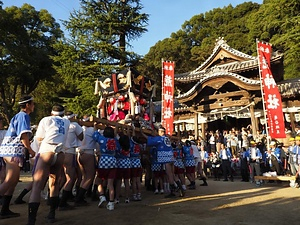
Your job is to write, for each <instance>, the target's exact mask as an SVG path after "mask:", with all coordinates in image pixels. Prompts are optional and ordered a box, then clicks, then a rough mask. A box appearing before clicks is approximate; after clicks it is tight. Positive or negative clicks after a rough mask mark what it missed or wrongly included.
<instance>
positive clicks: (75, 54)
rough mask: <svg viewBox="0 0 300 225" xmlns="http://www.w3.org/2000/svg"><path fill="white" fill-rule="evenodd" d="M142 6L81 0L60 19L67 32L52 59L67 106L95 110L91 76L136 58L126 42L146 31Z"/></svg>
mask: <svg viewBox="0 0 300 225" xmlns="http://www.w3.org/2000/svg"><path fill="white" fill-rule="evenodd" d="M142 8H143V6H142V5H141V3H140V0H81V7H80V10H78V11H74V12H72V13H71V14H70V18H69V20H68V21H65V22H64V25H65V26H66V29H67V31H68V32H69V36H68V39H67V40H66V41H65V42H61V43H59V44H57V45H56V48H57V49H58V50H59V52H60V53H59V55H58V56H57V57H55V58H54V59H55V61H56V62H57V63H59V65H58V66H56V67H55V68H56V70H57V72H58V73H59V75H60V76H61V77H63V78H64V81H65V83H64V84H62V85H63V86H64V87H63V88H62V89H61V91H62V94H63V95H64V97H65V98H64V101H65V102H66V103H67V106H68V108H69V109H70V110H73V111H76V112H77V113H79V114H83V113H85V112H86V111H87V112H92V111H96V110H95V109H96V108H95V106H96V104H95V101H97V99H96V98H95V97H93V91H92V90H91V89H93V83H94V81H95V79H96V78H97V77H101V76H107V75H109V74H111V73H112V72H114V71H117V70H120V69H122V68H124V67H126V66H130V65H135V64H136V63H137V62H138V61H139V60H140V56H139V55H137V54H135V53H134V52H131V51H130V44H129V43H130V41H132V40H134V39H137V38H139V37H140V36H141V35H142V34H143V33H144V32H146V31H147V29H146V26H147V22H148V14H145V13H141V10H142ZM88 90H89V92H88ZM87 101H88V102H87ZM78 102H79V103H80V104H78ZM83 102H84V103H85V105H81V104H82V103H83ZM84 107H86V108H84Z"/></svg>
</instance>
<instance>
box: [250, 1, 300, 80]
mask: <svg viewBox="0 0 300 225" xmlns="http://www.w3.org/2000/svg"><path fill="white" fill-rule="evenodd" d="M247 26H248V27H249V28H250V33H249V38H250V39H254V38H258V39H259V40H262V41H266V42H270V43H271V44H273V49H274V50H280V51H281V52H283V53H284V72H285V75H284V77H285V78H286V79H287V78H297V77H299V71H300V54H299V52H300V35H299V33H300V1H299V0H265V1H264V4H262V6H261V7H260V9H259V11H257V12H255V13H253V14H252V15H251V18H250V19H249V20H248V22H247Z"/></svg>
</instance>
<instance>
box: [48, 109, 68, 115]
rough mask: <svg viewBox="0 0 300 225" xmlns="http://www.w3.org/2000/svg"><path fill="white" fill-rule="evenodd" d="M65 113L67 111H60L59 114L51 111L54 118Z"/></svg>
mask: <svg viewBox="0 0 300 225" xmlns="http://www.w3.org/2000/svg"><path fill="white" fill-rule="evenodd" d="M64 113H65V111H64V110H63V111H60V112H58V111H53V110H52V111H51V114H52V115H53V116H61V115H64Z"/></svg>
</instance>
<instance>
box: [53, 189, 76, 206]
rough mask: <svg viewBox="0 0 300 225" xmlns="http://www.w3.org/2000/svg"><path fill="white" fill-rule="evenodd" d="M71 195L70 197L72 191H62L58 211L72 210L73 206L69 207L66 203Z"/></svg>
mask: <svg viewBox="0 0 300 225" xmlns="http://www.w3.org/2000/svg"><path fill="white" fill-rule="evenodd" d="M71 195H72V191H65V190H63V192H62V196H61V199H60V203H59V206H58V210H59V211H65V210H71V209H73V208H74V207H73V206H71V205H69V204H68V203H67V201H68V199H69V197H70V196H71ZM50 204H51V203H50Z"/></svg>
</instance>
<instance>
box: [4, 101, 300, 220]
mask: <svg viewBox="0 0 300 225" xmlns="http://www.w3.org/2000/svg"><path fill="white" fill-rule="evenodd" d="M19 105H20V108H21V111H20V112H19V113H18V114H16V115H15V117H13V119H12V120H11V122H10V125H9V127H8V129H7V132H6V134H5V136H4V138H3V141H2V144H1V146H0V157H1V158H0V159H1V161H0V171H1V173H0V174H1V177H0V178H1V184H0V196H1V203H2V208H1V212H0V218H1V219H6V218H11V217H18V216H20V214H19V213H15V212H13V211H11V210H10V208H9V206H10V202H11V199H12V196H13V193H14V190H15V187H16V185H17V183H18V181H19V177H20V167H22V166H23V164H24V161H26V157H24V156H25V155H26V152H27V155H29V156H30V157H31V158H34V159H35V160H34V166H33V169H32V177H33V180H32V182H31V183H29V184H28V186H27V187H26V188H25V189H24V190H23V191H22V192H21V193H20V195H19V196H18V197H17V198H16V199H15V204H23V203H25V201H24V200H23V198H24V196H25V195H26V194H27V193H29V192H31V193H30V197H29V202H28V223H27V224H28V225H32V224H35V223H36V218H37V212H38V209H39V206H40V202H41V192H42V191H43V190H44V189H47V190H48V196H47V202H48V205H49V208H50V209H49V213H48V216H47V218H46V219H47V222H49V223H53V222H55V220H56V217H55V212H56V210H57V209H58V210H59V211H65V210H72V209H74V207H80V206H86V205H89V204H90V203H89V202H88V201H87V199H86V198H87V197H89V196H90V197H91V198H92V199H93V200H95V199H97V200H98V207H99V208H102V207H103V206H104V207H105V208H107V209H108V210H114V209H115V206H116V204H119V203H120V201H121V200H122V199H121V198H122V197H121V196H124V199H123V201H124V203H126V204H129V203H130V202H131V201H141V200H142V196H143V191H144V189H143V188H142V186H141V185H142V180H144V182H145V187H146V189H147V190H150V191H153V193H154V194H155V195H158V194H164V197H166V198H173V197H177V196H178V197H184V196H185V193H186V191H187V190H194V189H196V179H199V180H202V181H203V183H202V184H201V185H200V186H208V183H207V177H208V176H209V175H211V176H213V178H214V179H215V180H217V181H218V180H220V179H221V177H223V181H229V180H230V181H232V182H233V181H234V177H235V176H236V175H237V173H240V175H241V177H242V181H245V182H248V181H251V182H253V181H254V176H255V175H261V174H263V173H266V172H269V171H271V172H274V171H275V172H276V174H278V175H280V174H287V173H290V174H292V175H297V173H298V171H299V169H298V168H299V163H300V151H299V150H300V136H295V137H291V138H290V146H288V147H287V148H284V146H283V145H282V144H280V143H278V142H276V141H275V140H271V142H270V148H267V142H266V136H265V135H264V134H262V133H261V132H258V133H257V134H256V135H252V131H251V129H250V128H243V129H242V130H241V131H237V130H236V129H232V130H230V131H223V132H222V133H221V132H220V131H218V130H217V131H215V132H213V131H210V132H208V133H207V135H206V138H204V139H203V138H199V139H198V140H189V139H186V140H180V139H179V138H177V137H170V136H168V135H166V133H165V129H164V128H163V127H158V128H157V135H154V136H153V135H146V134H145V132H144V129H140V132H139V133H138V134H137V133H136V129H135V127H134V126H130V125H126V126H124V125H122V124H119V125H116V126H115V127H112V126H107V125H105V124H99V123H97V122H95V123H94V124H93V126H87V123H84V122H86V121H88V120H89V116H84V117H83V118H82V119H81V120H74V119H75V114H74V113H73V112H70V111H69V112H68V111H67V112H65V109H64V107H63V106H61V105H54V106H53V107H52V111H51V115H49V116H46V117H44V118H43V119H42V120H41V121H40V122H39V124H38V126H37V129H36V132H35V133H34V132H32V130H31V127H30V118H29V114H30V113H31V112H33V111H34V100H33V98H32V97H31V96H25V97H23V98H22V99H20V102H19ZM81 121H82V122H81ZM24 159H25V160H24ZM31 161H32V162H33V160H31ZM186 182H188V184H186ZM122 184H123V186H124V195H123V194H122V193H121V192H122ZM70 202H74V204H71V203H70ZM95 205H96V204H95Z"/></svg>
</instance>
